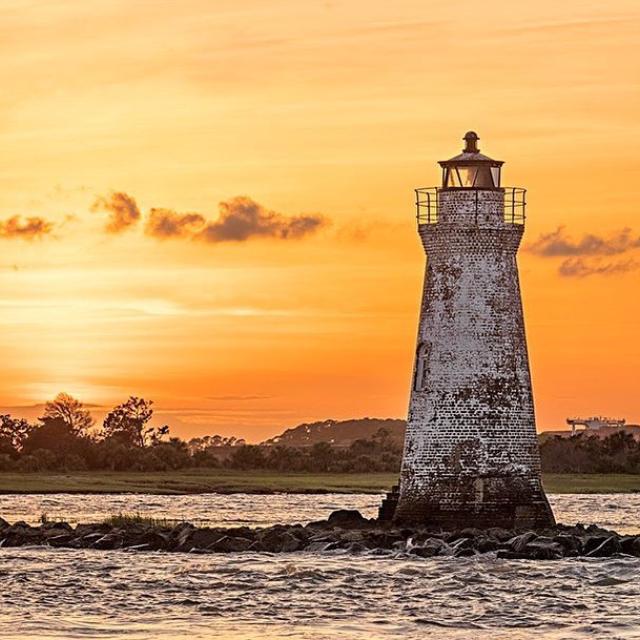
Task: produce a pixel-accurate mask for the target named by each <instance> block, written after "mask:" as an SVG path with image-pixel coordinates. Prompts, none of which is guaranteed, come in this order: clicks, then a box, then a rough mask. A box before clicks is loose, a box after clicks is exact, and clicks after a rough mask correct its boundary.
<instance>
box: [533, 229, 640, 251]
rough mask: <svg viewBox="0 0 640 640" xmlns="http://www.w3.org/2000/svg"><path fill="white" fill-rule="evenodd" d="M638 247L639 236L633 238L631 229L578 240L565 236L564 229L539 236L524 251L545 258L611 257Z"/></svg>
mask: <svg viewBox="0 0 640 640" xmlns="http://www.w3.org/2000/svg"><path fill="white" fill-rule="evenodd" d="M639 247H640V236H633V235H632V233H631V229H628V228H627V229H622V231H619V232H617V233H615V234H613V235H611V236H609V237H603V236H598V235H595V234H591V233H589V234H586V235H584V236H583V237H582V238H581V239H580V240H573V239H571V238H569V237H568V236H567V235H566V232H565V229H564V227H558V228H557V229H556V230H555V231H552V232H551V233H546V234H542V235H540V237H539V238H538V239H537V240H536V241H535V242H533V243H531V244H529V245H528V246H527V247H526V250H527V251H529V252H530V253H533V254H535V255H538V256H543V257H545V258H555V257H569V256H612V255H618V254H621V253H625V252H627V251H630V250H632V249H637V248H639Z"/></svg>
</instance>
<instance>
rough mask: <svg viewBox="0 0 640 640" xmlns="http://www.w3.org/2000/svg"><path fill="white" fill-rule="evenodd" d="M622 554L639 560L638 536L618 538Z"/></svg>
mask: <svg viewBox="0 0 640 640" xmlns="http://www.w3.org/2000/svg"><path fill="white" fill-rule="evenodd" d="M620 546H621V547H622V553H626V554H627V555H630V556H636V558H640V536H623V537H622V538H620Z"/></svg>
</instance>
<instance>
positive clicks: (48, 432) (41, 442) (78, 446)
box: [21, 417, 91, 459]
mask: <svg viewBox="0 0 640 640" xmlns="http://www.w3.org/2000/svg"><path fill="white" fill-rule="evenodd" d="M40 422H41V424H40V425H38V426H35V427H32V428H31V429H29V433H28V434H27V437H26V438H25V440H24V443H23V445H22V449H21V452H22V453H23V454H28V455H35V452H36V451H38V450H42V451H48V452H50V453H51V455H53V456H54V458H56V459H62V458H63V457H64V456H67V455H76V456H79V457H81V458H84V457H85V456H86V455H87V450H88V448H89V447H90V444H91V439H90V438H89V437H88V436H87V435H86V434H83V433H79V432H78V431H76V430H74V428H73V427H72V426H71V425H70V424H69V423H68V422H66V421H65V420H64V419H63V418H60V417H58V418H40Z"/></svg>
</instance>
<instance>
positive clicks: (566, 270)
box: [558, 258, 640, 278]
mask: <svg viewBox="0 0 640 640" xmlns="http://www.w3.org/2000/svg"><path fill="white" fill-rule="evenodd" d="M639 267H640V262H638V261H636V260H624V261H618V262H601V261H593V260H585V259H584V258H567V259H566V260H564V261H563V262H562V264H561V265H560V267H559V268H558V273H559V274H560V275H561V276H564V277H566V278H586V277H587V276H593V275H601V276H612V275H617V274H621V273H628V272H629V271H635V270H636V269H638V268H639Z"/></svg>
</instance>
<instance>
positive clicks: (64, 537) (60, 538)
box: [47, 533, 74, 547]
mask: <svg viewBox="0 0 640 640" xmlns="http://www.w3.org/2000/svg"><path fill="white" fill-rule="evenodd" d="M73 539H74V538H73V535H72V534H70V533H62V534H60V535H57V536H50V537H48V538H47V544H48V545H49V546H51V547H66V546H68V545H69V543H70V542H71V541H72V540H73Z"/></svg>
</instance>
